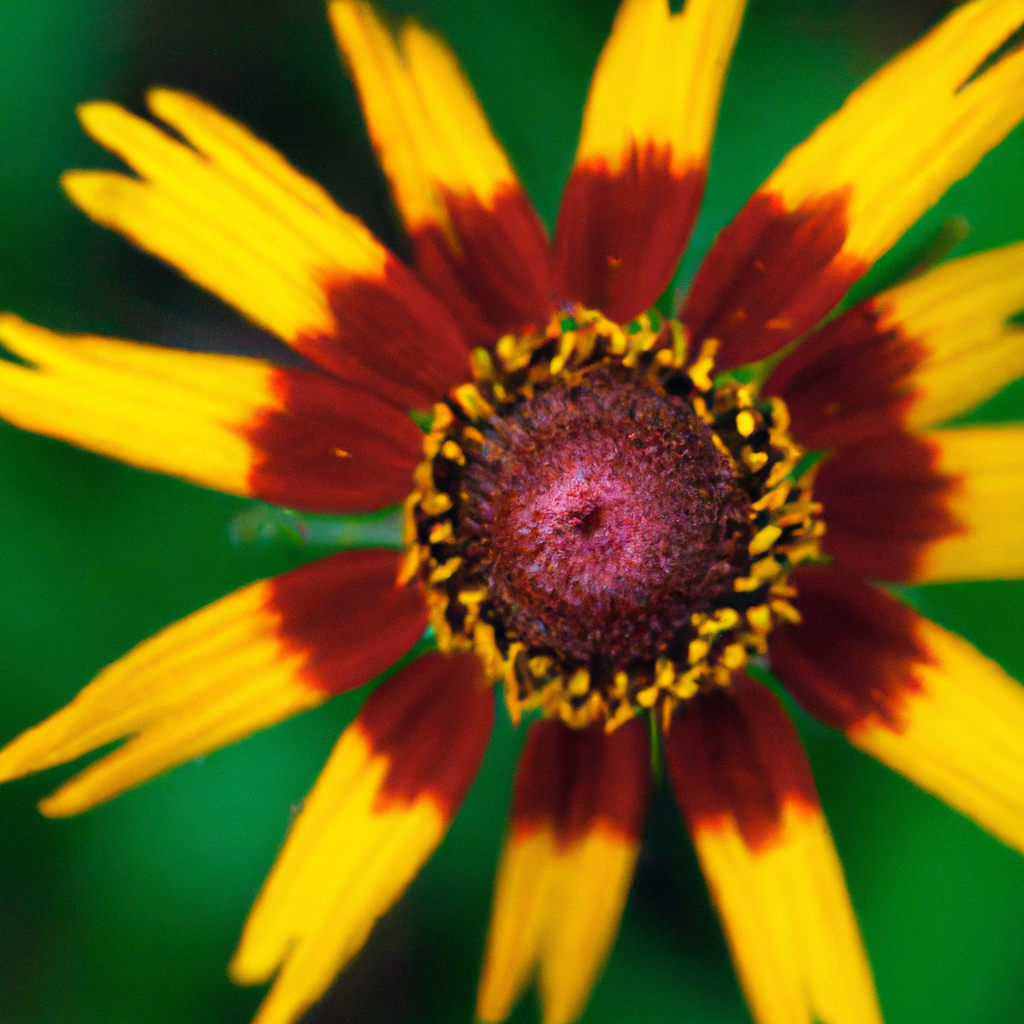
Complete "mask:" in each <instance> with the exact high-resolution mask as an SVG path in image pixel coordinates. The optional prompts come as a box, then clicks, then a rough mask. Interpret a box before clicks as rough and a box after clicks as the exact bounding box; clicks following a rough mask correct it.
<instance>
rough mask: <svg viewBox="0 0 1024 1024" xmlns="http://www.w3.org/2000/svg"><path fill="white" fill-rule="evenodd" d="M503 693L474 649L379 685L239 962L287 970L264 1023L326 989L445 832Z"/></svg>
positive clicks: (337, 757)
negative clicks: (494, 689)
mask: <svg viewBox="0 0 1024 1024" xmlns="http://www.w3.org/2000/svg"><path fill="white" fill-rule="evenodd" d="M493 720H494V697H493V695H492V693H491V692H490V690H489V689H487V688H485V687H484V686H483V679H482V670H481V666H480V662H479V660H478V659H477V658H476V657H475V656H474V655H459V656H456V657H451V658H449V657H445V656H444V655H441V654H428V655H426V656H425V657H422V658H420V659H418V660H417V661H414V662H413V663H412V664H411V665H409V666H407V667H406V668H404V669H402V671H401V672H399V673H398V675H396V676H395V677H394V678H393V679H389V680H388V681H387V682H385V683H383V684H382V685H381V686H380V687H379V688H378V689H377V690H375V691H374V693H373V694H371V695H370V697H369V698H368V700H367V701H366V704H365V705H364V707H363V710H362V711H361V712H360V714H359V716H358V717H357V718H356V720H355V721H354V722H353V723H352V724H351V725H350V726H349V727H348V729H346V730H345V732H344V733H343V734H342V737H341V739H340V740H339V741H338V743H337V745H336V746H335V748H334V751H333V753H332V754H331V756H330V759H329V760H328V762H327V764H326V765H325V766H324V770H323V771H322V772H321V774H320V778H319V779H318V780H317V782H316V785H315V786H314V787H313V790H312V792H311V793H310V794H309V796H308V797H307V799H306V802H305V804H304V806H303V809H302V813H301V814H300V815H299V816H298V818H297V819H296V820H295V824H294V825H293V826H292V829H291V832H290V833H289V835H288V840H287V842H286V843H285V846H284V849H283V850H282V851H281V854H280V856H279V857H278V859H277V863H276V864H275V865H274V868H273V870H272V871H271V873H270V876H269V878H268V879H267V881H266V883H265V884H264V886H263V890H262V892H261V893H260V895H259V897H258V898H257V900H256V903H255V905H254V906H253V909H252V912H251V913H250V915H249V919H248V921H247V922H246V924H245V929H244V931H243V932H242V939H241V943H240V944H239V947H238V951H237V952H236V953H235V956H234V959H233V960H232V962H231V975H232V977H233V978H234V979H235V980H236V981H239V982H242V983H244V984H254V983H258V982H263V981H266V980H267V979H268V978H270V977H271V976H272V975H274V973H275V972H277V976H276V978H275V980H274V984H273V986H272V987H271V990H270V993H269V994H268V996H267V998H266V999H265V1000H264V1002H263V1004H262V1006H261V1007H260V1010H259V1012H258V1013H257V1014H256V1019H255V1022H254V1024H290V1022H292V1021H295V1020H296V1019H297V1018H298V1017H299V1016H300V1015H301V1014H302V1012H303V1011H304V1010H305V1009H306V1008H307V1007H309V1006H310V1005H311V1004H312V1003H314V1002H315V1001H316V1000H317V999H319V998H320V996H321V995H323V993H324V992H325V991H326V990H327V988H328V986H329V985H330V983H331V982H332V981H333V979H334V976H335V975H336V974H337V973H338V971H340V970H341V968H342V967H344V966H345V964H346V963H347V962H348V961H349V960H350V959H351V958H352V957H353V956H355V954H356V953H357V952H358V951H359V949H360V948H361V947H362V945H363V943H364V942H365V941H366V937H367V936H368V935H369V933H370V929H371V928H372V927H373V925H374V923H375V922H376V920H377V919H378V918H379V917H380V916H381V915H382V914H383V913H385V912H386V911H387V910H388V909H389V908H390V907H391V905H392V904H393V903H394V902H395V901H396V900H397V899H398V898H399V897H400V896H401V895H402V893H403V892H404V891H405V889H406V887H407V886H408V885H409V883H410V882H411V881H412V879H413V878H414V877H415V875H416V873H417V872H418V871H419V869H420V867H421V866H422V865H423V863H424V861H425V860H426V859H427V857H429V856H430V854H431V853H432V852H433V850H434V848H435V847H436V846H437V844H438V843H439V842H440V841H441V839H442V838H443V836H444V834H445V832H446V831H447V830H448V826H449V824H450V823H451V820H452V818H453V817H454V816H455V812H456V811H457V810H458V808H459V806H460V805H461V804H462V801H463V800H464V799H465V796H466V793H467V792H468V791H469V787H470V785H471V784H472V782H473V779H474V778H475V777H476V773H477V770H478V768H479V767H480V761H481V760H482V758H483V754H484V749H485V748H486V746H487V741H488V739H489V738H490V734H491V726H492V723H493Z"/></svg>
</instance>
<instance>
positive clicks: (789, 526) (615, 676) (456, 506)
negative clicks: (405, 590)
mask: <svg viewBox="0 0 1024 1024" xmlns="http://www.w3.org/2000/svg"><path fill="white" fill-rule="evenodd" d="M717 348H718V342H717V341H715V340H713V339H712V340H710V341H706V342H704V344H703V345H702V347H701V350H700V352H699V353H698V356H697V358H696V359H695V360H691V361H688V355H689V353H688V338H687V336H686V331H685V329H684V328H683V326H682V325H681V324H678V323H676V322H674V321H665V320H663V319H662V318H661V317H660V315H659V314H657V313H653V312H652V313H650V314H646V315H645V316H643V317H640V318H638V319H637V320H636V321H634V322H633V323H632V324H629V325H626V326H625V327H623V326H622V325H620V324H615V323H612V322H611V321H609V320H607V319H606V318H604V317H603V316H601V314H600V313H597V312H595V311H593V310H586V309H581V308H576V309H574V310H573V311H572V313H571V314H570V313H568V312H566V311H564V310H560V311H559V312H558V313H557V314H556V315H555V316H553V317H552V319H551V322H550V323H549V324H548V325H547V326H546V327H545V328H544V329H542V330H537V331H534V332H531V333H527V334H524V335H521V336H518V335H506V336H504V337H502V338H501V339H500V340H499V341H498V343H497V345H496V346H495V348H494V349H493V351H491V352H485V351H483V350H477V351H476V352H474V353H473V354H472V357H471V366H472V370H473V382H472V383H468V384H464V385H462V386H460V387H458V388H456V389H455V390H454V391H452V393H451V394H450V395H449V398H448V401H447V402H445V403H441V404H439V405H437V406H435V410H434V419H433V423H432V426H431V430H430V432H429V433H428V434H427V435H426V436H425V438H424V444H423V451H424V461H423V462H422V463H421V464H420V466H419V467H418V468H417V470H416V483H417V487H418V490H417V491H416V492H415V494H414V495H413V496H412V497H411V498H410V500H409V502H408V503H407V504H406V537H407V542H408V544H409V550H410V554H409V557H408V560H407V563H406V567H405V568H404V569H403V577H404V578H407V579H411V578H412V575H414V574H416V573H418V574H419V575H420V576H421V577H422V579H423V581H424V583H425V586H426V593H427V601H428V605H429V608H430V612H431V622H432V624H433V627H434V634H435V637H436V641H437V644H438V646H439V648H440V649H441V650H442V651H444V652H446V653H448V652H450V653H455V652H462V651H470V650H472V651H475V652H476V653H477V655H478V656H479V657H480V658H481V660H482V661H483V663H484V665H485V669H486V672H487V675H488V677H489V678H490V679H491V681H492V682H495V683H497V682H501V683H502V684H503V686H504V690H505V700H506V704H507V705H508V709H509V713H510V715H511V717H512V719H513V721H518V720H519V719H520V718H521V717H522V715H523V714H524V713H525V712H528V711H530V710H539V711H541V712H542V713H543V714H545V715H547V716H550V717H558V718H561V719H562V720H563V721H565V722H566V723H567V724H568V725H570V726H573V727H583V726H587V725H590V724H592V723H594V722H603V723H604V726H605V728H606V729H607V730H609V731H611V730H613V729H615V728H617V727H618V726H619V725H621V724H623V723H624V722H627V721H629V720H630V719H631V718H633V717H634V716H635V715H636V714H638V713H641V712H643V711H647V710H651V711H652V712H655V713H657V714H658V715H659V716H660V720H661V721H662V722H663V723H665V722H667V721H668V720H669V718H670V717H671V715H672V713H673V711H674V709H675V708H676V707H677V706H678V705H679V704H680V703H681V702H684V701H687V700H689V699H690V698H692V697H693V696H695V695H696V694H698V693H700V692H701V691H704V690H708V689H710V688H715V687H722V686H729V685H730V681H731V679H732V675H733V673H734V672H736V671H738V670H740V669H742V668H743V667H744V666H745V665H746V664H747V662H748V660H749V659H750V658H751V657H758V656H761V655H764V654H765V653H766V651H767V637H768V634H769V633H770V632H771V629H772V628H773V626H774V625H775V623H776V622H779V621H783V622H793V621H796V620H797V618H798V613H797V611H796V609H795V608H794V607H793V605H792V604H791V603H790V601H789V598H791V597H792V596H793V593H794V591H793V588H792V586H790V585H789V583H788V579H789V574H790V571H791V569H792V568H793V566H794V565H796V564H798V563H799V562H801V561H806V560H809V559H814V558H817V557H818V541H819V538H820V537H821V535H822V533H823V525H822V523H821V522H820V520H819V517H820V513H821V507H820V505H818V504H817V503H815V502H814V501H813V499H812V498H811V485H812V482H813V470H812V471H811V472H810V473H806V474H804V475H803V476H801V477H799V478H797V476H796V469H797V467H798V465H799V463H800V461H801V459H802V458H803V454H804V453H803V451H802V450H801V449H800V448H799V447H798V446H797V445H795V444H794V443H793V441H792V440H791V438H790V437H789V435H788V432H787V429H786V428H787V426H788V423H789V416H788V412H787V410H786V408H785V405H784V403H782V402H781V401H780V400H778V399H775V398H771V399H766V400H761V399H760V398H759V396H758V395H757V393H756V389H755V387H754V386H753V385H749V384H739V383H736V382H729V381H726V382H719V383H717V384H715V383H713V379H712V375H713V371H714V359H715V353H716V351H717ZM609 367H612V368H615V369H616V370H617V372H619V373H621V374H623V375H626V377H625V379H631V378H629V377H628V375H629V374H632V375H633V378H632V379H636V380H637V381H638V382H643V383H644V384H645V385H647V386H654V387H663V385H662V381H663V380H668V379H670V378H671V379H673V380H675V381H679V380H683V381H684V382H685V381H687V380H688V386H689V393H688V395H687V398H688V400H689V402H690V403H691V405H692V407H693V410H694V412H695V413H696V414H697V416H698V417H699V418H700V419H701V420H702V421H703V422H704V423H706V424H707V425H708V428H709V430H710V438H711V440H712V442H713V443H714V446H715V448H716V449H717V450H718V451H719V452H721V453H722V455H723V456H724V457H725V459H726V460H727V462H728V465H729V466H730V467H732V470H733V473H734V474H735V476H736V478H737V480H738V481H739V482H740V486H741V487H743V488H744V490H745V491H746V493H747V494H749V495H750V504H749V516H750V532H749V540H748V542H747V549H748V556H749V569H748V570H747V571H746V575H743V576H739V577H737V578H736V579H734V580H733V587H732V589H733V595H734V596H733V597H732V598H730V599H729V601H728V603H726V604H725V605H724V606H722V607H714V608H709V609H707V610H705V611H699V612H695V613H693V614H692V615H691V616H690V620H689V624H688V626H687V627H686V629H687V630H688V632H687V633H686V635H685V636H683V637H682V639H681V640H680V641H679V642H678V644H677V646H676V647H675V648H673V649H671V650H666V651H665V652H664V654H661V655H659V656H658V657H657V658H656V659H655V660H654V661H653V662H651V663H649V664H648V663H643V662H640V663H637V662H636V661H635V660H634V662H631V664H630V665H629V666H616V665H611V666H607V667H601V666H599V665H593V664H592V665H580V664H578V663H576V664H573V663H571V662H568V661H565V662H563V661H562V660H560V656H559V654H558V653H557V652H556V651H552V650H535V649H531V648H530V647H529V646H528V645H526V644H525V643H524V642H523V641H522V640H521V639H520V638H518V637H517V636H515V635H514V633H512V632H511V631H510V627H509V626H508V624H507V623H503V622H502V621H501V618H500V614H499V613H498V611H497V609H496V607H495V606H494V604H493V603H492V601H491V597H490V592H489V589H488V582H487V577H486V576H484V575H480V574H479V571H478V570H477V568H475V567H476V566H477V565H478V564H479V563H478V562H477V561H476V559H478V558H479V554H478V553H476V554H474V551H476V552H478V551H479V547H480V542H479V540H477V541H475V542H474V543H475V544H476V548H474V547H473V544H471V543H470V539H469V538H468V535H467V534H466V533H464V531H463V526H462V524H461V523H460V521H459V515H460V511H459V510H460V508H462V507H463V505H464V503H465V492H464V487H465V485H464V484H463V483H462V482H461V481H462V473H463V471H464V470H465V469H466V467H467V466H471V465H472V464H473V462H474V460H475V459H477V458H480V457H481V453H482V451H483V450H484V448H485V447H486V446H487V445H488V444H489V443H490V442H489V440H488V438H489V437H493V434H492V433H491V432H492V430H493V424H494V423H495V422H496V421H497V420H499V419H501V418H503V417H505V416H508V415H509V414H511V413H512V412H514V411H515V409H516V405H517V403H518V402H520V401H523V400H529V399H532V398H533V397H534V396H535V395H536V394H538V393H539V392H541V391H543V390H544V389H545V388H547V387H551V386H553V385H555V384H557V383H560V384H562V385H568V386H575V385H578V384H580V383H582V382H583V381H584V380H585V379H586V378H587V375H588V374H589V373H591V372H592V371H594V370H595V369H596V368H603V369H607V368H609ZM680 393H683V394H686V388H685V387H683V388H680V386H679V385H678V383H677V384H675V385H674V389H673V391H672V394H680Z"/></svg>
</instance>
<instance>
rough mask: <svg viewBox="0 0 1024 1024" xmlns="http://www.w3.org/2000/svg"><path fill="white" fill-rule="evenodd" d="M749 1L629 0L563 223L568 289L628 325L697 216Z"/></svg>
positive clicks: (587, 123) (606, 55)
mask: <svg viewBox="0 0 1024 1024" xmlns="http://www.w3.org/2000/svg"><path fill="white" fill-rule="evenodd" d="M744 6H745V0H689V2H688V3H687V4H686V6H685V7H684V9H683V11H682V12H681V13H679V14H672V13H671V12H670V9H669V5H668V0H624V3H623V4H622V6H621V7H620V9H619V13H618V15H617V16H616V19H615V24H614V25H613V27H612V34H611V36H610V37H609V39H608V42H607V43H606V44H605V48H604V51H603V52H602V54H601V59H600V61H599V62H598V65H597V70H596V71H595V72H594V79H593V81H592V83H591V86H590V95H589V97H588V99H587V106H586V109H585V111H584V115H583V131H582V134H581V136H580V143H579V148H578V150H577V152H576V162H575V166H574V167H573V171H572V174H571V176H570V178H569V181H568V183H567V185H566V188H565V193H564V195H563V196H562V204H561V209H560V210H559V213H558V226H557V228H556V230H555V261H556V265H557V268H558V274H559V277H560V280H561V282H562V286H563V288H564V289H565V290H566V292H567V294H568V295H569V296H570V297H571V298H573V299H576V300H577V301H580V302H582V303H583V304H584V305H586V306H590V307H593V308H595V309H600V310H602V311H603V312H604V313H605V314H606V315H607V316H609V317H611V319H613V320H617V321H620V322H622V323H625V322H627V321H629V320H631V319H632V318H633V317H635V316H637V315H638V314H639V313H642V312H643V311H644V310H645V309H647V308H648V307H650V306H652V305H653V304H654V302H655V300H656V299H657V298H658V296H659V295H660V294H661V293H662V292H663V291H664V290H665V288H666V286H667V285H668V283H669V282H670V281H671V279H672V274H673V273H674V272H675V269H676V264H677V263H678V262H679V258H680V256H681V255H682V253H683V249H684V248H685V247H686V243H687V241H688V240H689V238H690V233H691V231H692V230H693V226H694V224H695V223H696V221H697V214H698V212H699V210H700V201H701V198H702V196H703V194H704V182H705V180H706V178H707V169H708V160H709V157H710V151H711V138H712V135H713V133H714V128H715V122H716V120H717V118H718V103H719V99H720V97H721V92H722V85H723V83H724V81H725V73H726V70H727V69H728V66H729V58H730V56H731V55H732V48H733V44H734V43H735V41H736V35H737V33H738V32H739V27H740V22H741V21H742V19H743V9H744Z"/></svg>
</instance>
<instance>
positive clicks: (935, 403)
mask: <svg viewBox="0 0 1024 1024" xmlns="http://www.w3.org/2000/svg"><path fill="white" fill-rule="evenodd" d="M1020 309H1024V245H1022V244H1017V245H1008V246H1006V247H1004V248H1002V249H993V250H990V251H989V252H983V253H978V254H976V255H974V256H967V257H964V258H963V259H959V260H950V261H949V262H948V263H944V264H943V265H941V266H939V267H936V268H935V269H933V270H930V271H928V272H927V273H924V274H922V275H921V276H920V277H917V278H914V279H913V280H911V281H908V282H907V283H905V284H901V285H898V286H897V287H895V288H891V289H889V290H888V291H885V292H882V293H881V294H879V295H876V296H875V297H874V298H873V299H870V300H868V301H866V302H862V303H860V304H858V305H857V306H854V307H853V308H852V309H849V310H847V311H846V312H844V313H842V314H841V315H840V316H838V317H836V318H835V319H833V320H830V321H829V322H828V323H827V324H825V325H824V326H823V327H821V328H820V329H818V330H816V331H814V332H813V333H812V334H811V335H810V337H808V338H807V339H806V340H805V341H803V342H802V343H801V344H800V345H799V346H797V348H796V349H795V350H794V351H793V352H791V353H790V354H788V355H787V356H786V358H784V359H783V360H782V361H781V362H780V363H779V365H778V366H777V367H776V369H775V370H774V371H773V372H772V374H771V376H770V377H769V378H768V380H767V382H766V383H765V392H766V393H768V394H774V395H779V396H780V397H781V398H782V399H784V400H785V402H786V405H787V407H788V408H789V412H790V421H791V429H792V430H793V433H794V435H795V436H796V438H797V439H798V440H799V441H800V443H801V444H802V445H804V446H805V447H807V448H817V449H827V448H833V447H836V446H838V445H854V444H858V443H860V442H862V441H865V440H869V439H871V438H876V437H879V436H881V435H884V434H888V433H891V432H892V431H894V430H903V429H912V430H916V429H921V428H924V427H930V426H933V425H934V424H936V423H939V422H941V421H942V420H947V419H951V418H952V417H954V416H957V415H959V414H960V413H963V412H966V411H967V410H968V409H971V408H973V407H974V406H975V405H977V404H978V403H979V402H981V401H983V400H984V399H986V398H988V397H989V396H991V395H993V394H995V393H996V392H997V391H998V390H999V389H1000V388H1002V387H1003V386H1004V385H1006V384H1008V383H1009V382H1010V381H1012V380H1015V379H1016V378H1017V377H1019V376H1020V375H1021V374H1022V373H1024V330H1022V329H1021V327H1020V326H1018V325H1015V324H1012V323H1009V322H1008V319H1009V317H1011V316H1012V315H1013V314H1014V313H1016V312H1018V311H1019V310H1020Z"/></svg>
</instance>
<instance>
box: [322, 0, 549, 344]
mask: <svg viewBox="0 0 1024 1024" xmlns="http://www.w3.org/2000/svg"><path fill="white" fill-rule="evenodd" d="M330 12H331V20H332V22H333V24H334V29H335V33H336V34H337V37H338V43H339V45H340V47H341V49H342V52H343V53H344V55H345V57H346V59H347V61H348V65H349V69H350V71H351V73H352V77H353V79H354V81H355V84H356V88H357V89H358V91H359V98H360V100H361V101H362V105H363V112H364V114H365V116H366V121H367V124H368V126H369V130H370V138H371V139H372V141H373V145H374V147H375V148H376V150H377V155H378V157H379V158H380V161H381V164H382V165H383V167H384V171H385V173H386V174H387V176H388V179H389V181H390V183H391V191H392V194H393V196H394V200H395V205H396V206H397V207H398V212H399V213H400V215H401V217H402V221H403V223H404V224H405V227H406V230H407V231H408V232H409V234H410V236H411V240H412V245H413V250H414V252H415V256H416V266H417V270H418V272H419V277H420V279H421V280H422V281H423V282H424V283H425V284H426V285H427V286H428V287H429V288H430V289H431V291H432V292H433V293H434V294H435V295H437V296H438V297H439V298H441V299H442V300H443V301H444V303H445V305H446V307H447V308H448V310H449V311H450V312H451V314H452V316H453V317H454V319H455V321H456V322H457V323H458V324H459V326H460V328H461V329H462V332H463V335H464V336H465V337H466V338H467V339H470V341H472V342H475V343H476V344H478V345H484V346H488V347H489V346H491V345H493V344H494V342H495V341H496V340H497V339H498V338H499V337H501V336H502V335H504V334H507V333H521V332H522V331H523V330H524V329H525V328H526V327H527V326H528V325H531V324H532V325H535V326H536V325H542V324H544V323H546V322H547V319H548V316H549V313H550V310H551V305H552V289H551V282H550V259H549V246H548V240H547V235H546V232H545V230H544V227H543V225H542V224H541V222H540V219H539V218H538V216H537V214H536V211H535V210H534V209H533V207H532V205H531V204H530V200H529V199H528V198H527V196H526V193H525V192H524V191H523V189H522V187H521V186H520V184H519V182H518V180H517V178H516V175H515V172H514V171H513V170H512V166H511V164H510V163H509V161H508V158H507V157H506V156H505V153H504V151H503V150H502V148H501V146H500V145H499V144H498V142H497V140H496V139H495V138H494V136H493V134H492V133H491V129H490V126H489V125H488V123H487V118H486V117H485V115H484V112H483V110H482V109H481V107H480V103H479V101H478V100H477V98H476V96H475V95H474V93H473V89H472V86H471V85H470V84H469V82H468V81H467V80H466V77H465V75H463V73H462V69H461V68H460V67H459V63H458V61H457V60H456V58H455V56H454V54H453V53H452V52H451V50H449V49H448V47H447V46H446V45H445V43H444V42H443V40H441V39H439V38H438V37H437V36H436V35H434V34H433V33H431V32H427V31H425V30H424V29H422V28H421V27H420V26H419V25H417V24H416V23H415V22H413V21H408V22H406V24H405V25H404V26H403V27H402V29H401V31H400V33H399V38H398V40H397V41H396V39H395V38H394V37H393V36H392V33H391V31H390V30H389V29H388V28H386V27H385V26H384V25H383V24H382V23H381V21H380V19H379V18H378V16H377V15H376V14H375V13H374V11H373V8H372V7H370V5H369V4H366V3H361V2H357V0H335V2H333V3H332V4H331V6H330Z"/></svg>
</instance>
